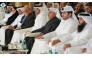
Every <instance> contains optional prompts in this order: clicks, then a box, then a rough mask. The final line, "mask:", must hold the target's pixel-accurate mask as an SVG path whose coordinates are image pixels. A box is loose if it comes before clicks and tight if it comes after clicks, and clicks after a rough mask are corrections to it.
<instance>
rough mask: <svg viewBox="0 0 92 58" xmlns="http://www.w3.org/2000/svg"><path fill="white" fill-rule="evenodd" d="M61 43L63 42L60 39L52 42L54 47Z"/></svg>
mask: <svg viewBox="0 0 92 58" xmlns="http://www.w3.org/2000/svg"><path fill="white" fill-rule="evenodd" d="M59 42H61V41H60V40H59V39H57V40H53V41H52V46H54V45H55V44H57V43H59Z"/></svg>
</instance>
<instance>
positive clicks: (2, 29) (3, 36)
mask: <svg viewBox="0 0 92 58" xmlns="http://www.w3.org/2000/svg"><path fill="white" fill-rule="evenodd" d="M17 11H18V13H19V15H18V16H17V18H16V19H15V21H14V22H13V23H12V24H11V25H8V26H3V27H1V29H0V32H1V33H2V34H0V39H1V45H3V44H4V38H5V29H14V28H15V27H16V25H18V24H19V22H20V21H21V18H22V17H23V16H24V14H23V7H22V6H20V7H19V8H18V9H17Z"/></svg>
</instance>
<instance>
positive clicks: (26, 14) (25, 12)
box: [23, 8, 29, 16]
mask: <svg viewBox="0 0 92 58" xmlns="http://www.w3.org/2000/svg"><path fill="white" fill-rule="evenodd" d="M23 12H24V15H25V16H28V15H29V10H28V9H25V8H24V10H23Z"/></svg>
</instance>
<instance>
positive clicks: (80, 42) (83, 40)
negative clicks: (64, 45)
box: [70, 29, 92, 46]
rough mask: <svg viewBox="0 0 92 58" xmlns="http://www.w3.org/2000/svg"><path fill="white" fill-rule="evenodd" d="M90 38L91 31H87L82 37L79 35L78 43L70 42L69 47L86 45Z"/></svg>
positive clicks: (91, 35)
mask: <svg viewBox="0 0 92 58" xmlns="http://www.w3.org/2000/svg"><path fill="white" fill-rule="evenodd" d="M90 37H92V31H91V29H88V30H87V32H86V34H85V35H84V36H82V35H81V36H80V37H79V40H78V41H76V42H71V43H70V44H71V46H78V45H83V44H86V43H87V42H88V40H89V39H90Z"/></svg>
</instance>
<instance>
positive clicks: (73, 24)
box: [31, 6, 78, 54]
mask: <svg viewBox="0 0 92 58" xmlns="http://www.w3.org/2000/svg"><path fill="white" fill-rule="evenodd" d="M62 11H63V13H62V18H63V19H62V21H61V23H60V24H59V26H58V27H57V29H56V30H55V31H53V32H50V33H47V34H45V35H42V36H40V37H38V38H36V39H35V43H34V45H33V48H32V51H31V53H32V54H33V53H44V52H48V50H49V45H48V44H47V42H46V41H48V40H49V39H57V38H58V37H60V36H64V35H67V34H70V33H72V32H74V31H75V30H76V29H77V26H78V20H77V18H76V16H75V15H74V12H73V8H72V7H71V6H66V7H64V9H63V10H62ZM67 24H68V25H67ZM45 45H46V46H45ZM36 47H38V49H36Z"/></svg>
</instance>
